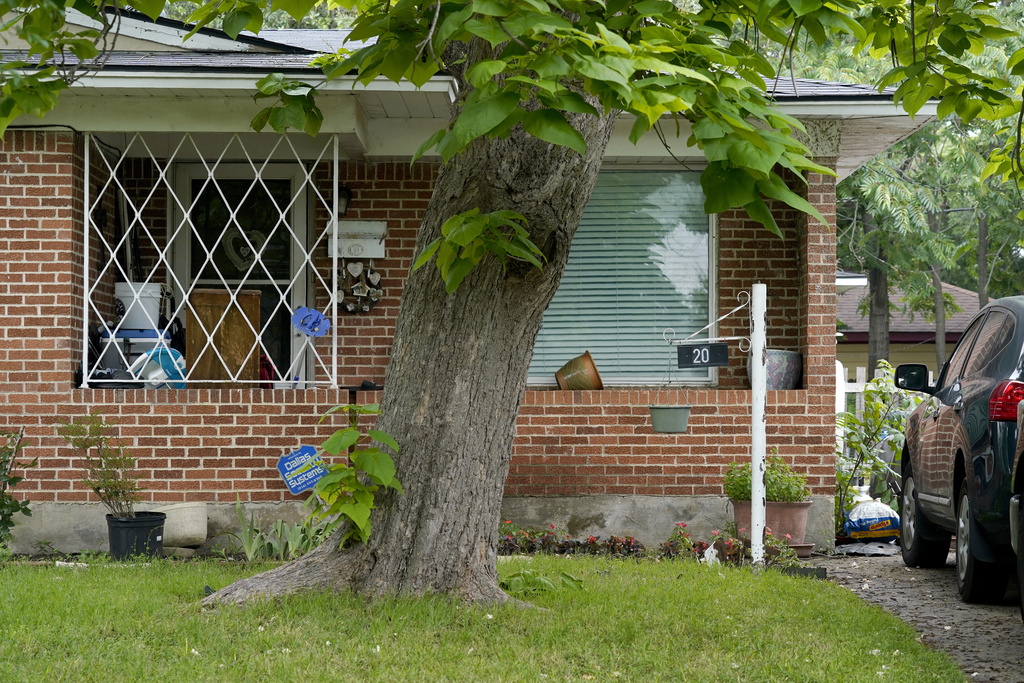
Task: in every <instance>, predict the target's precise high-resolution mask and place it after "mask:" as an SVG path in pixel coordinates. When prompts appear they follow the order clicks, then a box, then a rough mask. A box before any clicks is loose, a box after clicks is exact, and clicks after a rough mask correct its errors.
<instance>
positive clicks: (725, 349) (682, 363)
mask: <svg viewBox="0 0 1024 683" xmlns="http://www.w3.org/2000/svg"><path fill="white" fill-rule="evenodd" d="M677 350H678V353H679V367H681V368H721V367H725V366H726V365H728V364H729V345H728V344H719V343H715V342H706V343H702V344H680V345H679V346H678V347H677Z"/></svg>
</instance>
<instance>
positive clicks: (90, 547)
mask: <svg viewBox="0 0 1024 683" xmlns="http://www.w3.org/2000/svg"><path fill="white" fill-rule="evenodd" d="M812 500H813V504H812V505H811V508H810V511H809V512H808V521H807V538H806V541H807V542H808V543H811V542H813V543H814V544H815V548H816V549H818V550H821V549H824V548H831V547H832V545H833V542H834V538H835V535H834V527H833V522H832V515H833V509H834V502H833V500H832V498H830V497H825V496H819V497H815V498H813V499H812ZM154 507H159V506H158V505H139V507H138V509H139V510H148V509H150V508H154ZM245 511H246V516H248V515H250V514H255V515H256V521H257V523H258V524H259V526H260V528H262V529H266V528H267V527H268V526H270V525H271V524H273V523H274V522H275V521H277V520H279V519H280V520H284V521H285V522H288V523H295V522H300V521H302V519H303V518H304V517H305V513H304V511H303V509H302V504H301V503H300V502H298V501H289V502H284V503H246V504H245ZM207 512H208V523H209V525H208V528H209V532H208V540H207V544H206V547H211V546H213V547H222V548H230V547H232V544H233V543H234V539H233V538H232V537H231V536H229V535H228V534H229V533H237V532H238V530H239V520H238V513H237V511H236V510H235V504H234V503H208V504H207ZM105 515H106V509H105V508H104V507H103V506H102V505H100V504H98V503H33V504H32V516H31V517H24V516H22V515H18V516H17V517H16V526H15V527H14V543H13V544H12V546H11V550H13V551H14V552H15V553H23V554H34V553H39V552H41V551H44V550H43V549H44V548H47V547H48V546H52V548H53V549H54V550H57V551H60V552H81V551H100V552H103V551H106V550H107V522H106V516H105ZM501 518H502V519H503V520H505V519H509V520H512V521H514V522H515V523H516V524H519V525H520V526H522V527H525V528H536V529H546V528H548V525H550V524H554V525H555V526H556V527H557V528H559V529H565V530H566V531H568V533H569V535H570V536H572V537H573V538H586V537H587V536H589V535H594V536H601V537H604V538H607V537H608V536H609V535H611V534H615V535H616V536H633V537H634V538H636V539H637V540H639V541H640V542H641V543H643V544H644V545H646V546H648V547H649V548H654V547H657V546H658V545H659V544H660V543H661V542H662V541H664V540H665V539H666V538H668V536H669V535H670V534H671V533H672V529H673V527H674V526H675V523H676V522H686V528H687V530H689V532H690V536H692V537H693V538H694V539H697V540H706V539H707V538H708V537H709V536H710V535H711V532H712V531H715V530H720V529H722V528H723V527H724V526H725V525H726V524H727V523H729V522H731V521H732V508H731V507H730V506H729V499H728V498H726V497H724V496H635V495H634V496H612V495H591V496H516V497H506V498H505V500H504V501H503V502H502V505H501Z"/></svg>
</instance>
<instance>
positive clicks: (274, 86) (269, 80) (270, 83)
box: [256, 73, 287, 95]
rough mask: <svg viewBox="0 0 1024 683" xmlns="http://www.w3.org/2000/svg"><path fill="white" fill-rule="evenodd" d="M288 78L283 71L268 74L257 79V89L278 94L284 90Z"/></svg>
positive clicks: (269, 93)
mask: <svg viewBox="0 0 1024 683" xmlns="http://www.w3.org/2000/svg"><path fill="white" fill-rule="evenodd" d="M286 80H287V79H285V77H284V74H283V73H272V74H267V75H266V76H264V77H263V78H261V79H260V80H258V81H256V89H257V90H259V91H260V92H261V93H263V94H264V95H276V94H277V93H279V92H281V91H282V90H284V84H285V81H286Z"/></svg>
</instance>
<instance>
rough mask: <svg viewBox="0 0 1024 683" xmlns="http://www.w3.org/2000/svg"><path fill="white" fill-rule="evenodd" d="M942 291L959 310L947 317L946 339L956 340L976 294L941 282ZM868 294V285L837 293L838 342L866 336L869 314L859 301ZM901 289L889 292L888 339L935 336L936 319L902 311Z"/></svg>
mask: <svg viewBox="0 0 1024 683" xmlns="http://www.w3.org/2000/svg"><path fill="white" fill-rule="evenodd" d="M942 291H943V293H945V294H949V295H950V296H952V297H953V300H954V301H956V304H957V306H959V307H960V309H961V310H960V312H959V313H953V314H952V315H951V316H949V317H947V318H946V341H947V342H955V341H957V340H958V339H960V335H961V334H963V332H964V330H965V329H967V325H968V324H969V323H970V322H971V320H972V319H973V318H974V316H975V315H977V313H978V311H979V310H980V309H981V306H980V305H979V303H978V294H977V293H976V292H972V291H970V290H968V289H964V288H963V287H957V286H956V285H950V284H945V283H943V285H942ZM867 296H868V288H867V286H863V287H852V288H850V289H849V290H848V291H846V292H844V293H843V294H840V295H839V296H838V298H837V303H836V317H837V318H838V319H839V321H840V322H841V323H843V324H844V325H845V327H843V328H842V329H841V330H840V331H841V332H842V333H843V336H842V337H840V338H839V343H841V344H843V343H846V344H864V343H866V342H867V340H868V316H867V313H866V312H865V313H861V312H860V310H859V308H860V303H861V301H863V300H864V299H866V298H867ZM903 296H904V293H903V290H901V289H898V288H893V289H892V290H891V291H890V292H889V305H890V312H891V313H890V316H891V317H890V318H889V341H891V342H929V341H934V339H935V323H934V322H928V321H927V320H925V317H924V315H922V314H921V313H914V314H911V313H909V312H907V311H904V310H903V309H904V304H903Z"/></svg>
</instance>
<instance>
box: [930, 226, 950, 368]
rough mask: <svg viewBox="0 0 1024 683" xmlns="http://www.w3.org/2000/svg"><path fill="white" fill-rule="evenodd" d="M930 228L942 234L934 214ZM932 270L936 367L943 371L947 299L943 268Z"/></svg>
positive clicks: (936, 266)
mask: <svg viewBox="0 0 1024 683" xmlns="http://www.w3.org/2000/svg"><path fill="white" fill-rule="evenodd" d="M943 215H945V214H943ZM928 227H929V228H930V229H931V231H932V232H933V233H938V232H940V231H941V229H942V225H941V224H940V222H939V217H938V216H936V215H935V214H933V213H930V214H928ZM930 269H931V275H932V300H933V301H934V302H935V360H936V363H935V367H936V368H938V370H942V365H943V363H945V362H946V299H945V298H944V297H943V296H942V266H940V265H939V264H937V263H932V264H931V267H930Z"/></svg>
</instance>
